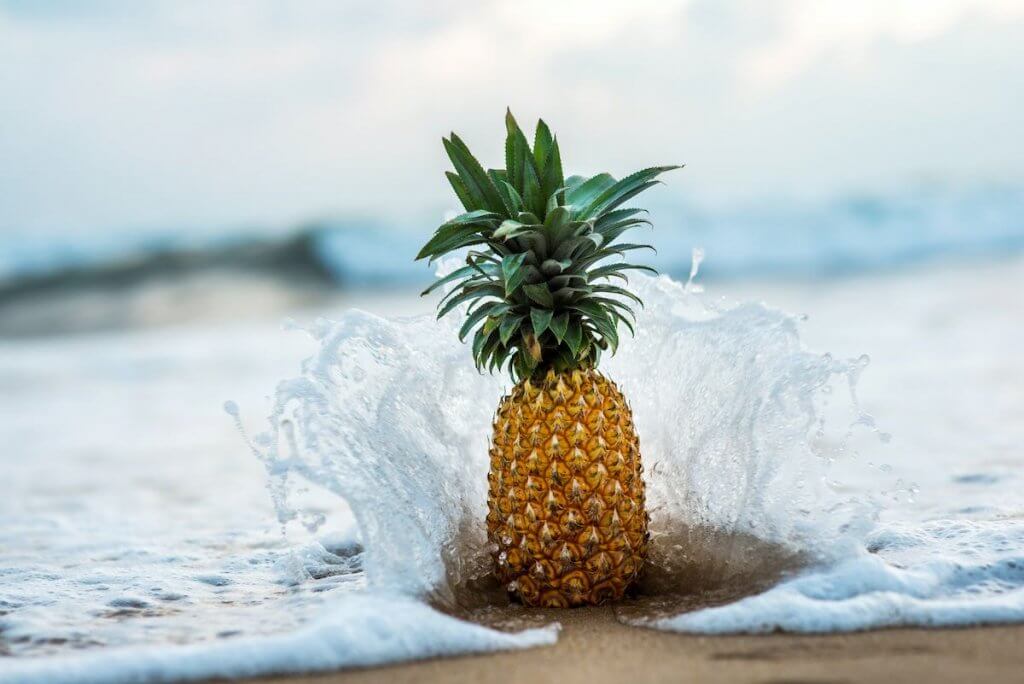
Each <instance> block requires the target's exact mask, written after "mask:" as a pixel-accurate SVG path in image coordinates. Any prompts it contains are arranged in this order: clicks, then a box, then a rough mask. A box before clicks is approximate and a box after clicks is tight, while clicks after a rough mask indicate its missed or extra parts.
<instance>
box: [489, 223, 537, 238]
mask: <svg viewBox="0 0 1024 684" xmlns="http://www.w3.org/2000/svg"><path fill="white" fill-rule="evenodd" d="M523 230H528V228H527V226H525V225H523V224H522V223H520V222H519V221H513V220H512V219H506V220H504V221H502V222H501V225H500V226H498V230H496V231H494V234H493V235H491V237H492V238H493V239H495V240H507V239H508V238H510V237H514V236H515V234H516V233H517V232H519V231H523Z"/></svg>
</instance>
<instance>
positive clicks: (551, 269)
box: [540, 259, 572, 277]
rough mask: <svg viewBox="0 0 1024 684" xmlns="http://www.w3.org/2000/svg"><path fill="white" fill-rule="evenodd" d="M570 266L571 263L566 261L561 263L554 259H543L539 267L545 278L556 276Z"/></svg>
mask: <svg viewBox="0 0 1024 684" xmlns="http://www.w3.org/2000/svg"><path fill="white" fill-rule="evenodd" d="M570 266H572V262H571V261H569V260H568V259H563V260H562V261H556V260H555V259H545V260H544V261H543V262H542V263H541V265H540V272H541V273H543V274H544V275H546V276H549V277H551V276H556V275H558V274H559V273H561V272H562V271H564V270H565V269H567V268H569V267H570Z"/></svg>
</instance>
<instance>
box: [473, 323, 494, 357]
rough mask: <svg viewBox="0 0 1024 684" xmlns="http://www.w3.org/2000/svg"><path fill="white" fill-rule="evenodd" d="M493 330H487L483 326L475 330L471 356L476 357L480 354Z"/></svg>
mask: <svg viewBox="0 0 1024 684" xmlns="http://www.w3.org/2000/svg"><path fill="white" fill-rule="evenodd" d="M493 332H494V331H493V330H491V331H488V330H486V329H484V328H481V329H480V330H477V331H476V336H475V337H474V338H473V358H474V359H476V358H477V357H479V356H480V352H481V351H482V350H483V347H484V344H486V343H487V340H488V339H490V337H491V334H492V333H493Z"/></svg>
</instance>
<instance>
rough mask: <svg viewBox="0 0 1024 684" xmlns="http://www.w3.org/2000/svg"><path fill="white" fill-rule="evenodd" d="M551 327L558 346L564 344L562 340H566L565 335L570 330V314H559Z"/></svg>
mask: <svg viewBox="0 0 1024 684" xmlns="http://www.w3.org/2000/svg"><path fill="white" fill-rule="evenodd" d="M549 327H550V328H551V332H552V334H554V336H555V341H556V342H558V344H562V340H564V339H565V333H566V331H567V330H568V329H569V314H568V313H561V314H558V315H557V316H555V317H554V318H553V319H552V320H551V324H550V325H549Z"/></svg>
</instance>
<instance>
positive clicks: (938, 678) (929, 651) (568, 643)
mask: <svg viewBox="0 0 1024 684" xmlns="http://www.w3.org/2000/svg"><path fill="white" fill-rule="evenodd" d="M553 612H554V611H553ZM553 619H556V620H558V621H559V622H561V623H562V632H561V634H560V635H559V638H558V642H557V643H556V644H555V645H553V646H547V647H540V648H533V649H528V650H525V651H506V652H497V653H488V654H482V655H466V656H458V657H452V658H435V659H429V660H421V661H414V662H407V663H399V664H394V665H385V666H381V667H375V668H365V669H355V670H345V671H340V672H334V673H321V674H310V675H287V676H272V677H264V678H259V679H251V680H244V681H249V682H253V684H256V683H257V682H258V683H260V684H378V683H383V682H389V683H390V682H395V683H398V684H401V683H404V682H410V683H411V682H426V683H430V682H457V681H466V682H485V683H486V682H495V683H502V684H507V682H530V683H539V682H548V681H557V682H559V683H561V684H573V683H576V682H580V683H584V682H585V683H588V684H596V683H600V682H620V683H621V682H626V683H628V684H636V682H648V681H651V682H656V681H694V682H698V681H699V682H706V681H715V682H778V683H781V682H805V683H806V684H812V683H822V682H852V681H879V682H908V683H912V684H922V683H923V682H927V683H928V684H932V683H935V682H958V683H959V682H968V681H991V682H1012V681H1020V677H1021V673H1022V672H1024V649H1022V648H1021V647H1020V645H1021V644H1022V643H1024V625H1006V626H987V627H966V628H944V629H938V628H936V629H924V628H895V629H885V630H875V631H868V632H854V633H844V634H819V635H795V634H766V635H738V636H705V635H695V634H676V633H671V632H661V631H656V630H652V629H646V628H642V627H631V626H628V625H623V624H621V623H620V622H618V621H617V620H616V618H615V613H614V609H613V608H612V607H603V608H578V609H572V610H569V611H560V612H558V617H555V618H553Z"/></svg>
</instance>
